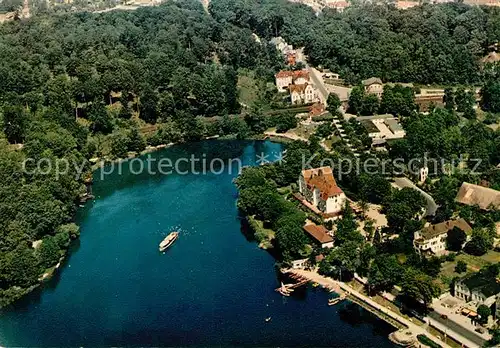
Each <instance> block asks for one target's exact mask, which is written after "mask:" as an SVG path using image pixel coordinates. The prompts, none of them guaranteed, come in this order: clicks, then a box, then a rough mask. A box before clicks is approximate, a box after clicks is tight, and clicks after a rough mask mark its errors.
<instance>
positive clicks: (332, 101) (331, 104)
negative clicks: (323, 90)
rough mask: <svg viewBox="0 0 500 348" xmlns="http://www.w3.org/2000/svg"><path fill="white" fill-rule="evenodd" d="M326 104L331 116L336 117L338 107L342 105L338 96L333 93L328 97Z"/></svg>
mask: <svg viewBox="0 0 500 348" xmlns="http://www.w3.org/2000/svg"><path fill="white" fill-rule="evenodd" d="M326 104H327V105H328V106H327V107H326V109H327V110H328V112H330V113H331V114H332V115H336V114H337V113H338V110H339V108H340V106H341V105H342V103H341V101H340V98H339V96H338V95H337V94H336V93H333V92H332V93H330V94H329V95H328V99H327V101H326Z"/></svg>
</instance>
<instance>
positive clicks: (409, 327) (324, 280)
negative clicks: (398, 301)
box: [283, 269, 451, 348]
mask: <svg viewBox="0 0 500 348" xmlns="http://www.w3.org/2000/svg"><path fill="white" fill-rule="evenodd" d="M283 273H286V274H295V275H296V276H301V277H303V278H306V279H308V280H309V281H312V282H316V283H318V284H320V285H321V286H323V287H324V288H326V289H329V290H330V291H332V292H333V291H334V292H336V293H338V294H339V295H340V296H342V295H344V296H349V300H351V301H353V302H355V303H357V304H359V305H361V306H362V307H363V308H365V309H368V310H370V311H371V312H373V313H374V314H375V315H377V316H378V317H379V318H381V319H383V320H385V321H386V322H388V323H389V324H391V325H393V326H394V327H396V328H399V329H402V330H403V331H405V332H411V333H412V334H413V335H414V337H416V336H418V335H426V336H428V337H430V338H431V340H432V341H434V342H436V343H438V344H439V345H441V347H443V348H451V347H450V346H449V345H448V344H447V343H445V342H443V340H442V339H441V338H439V337H436V336H434V335H431V334H430V333H429V332H428V331H427V330H426V326H418V325H416V324H415V323H413V322H411V321H410V320H408V319H407V318H405V317H403V316H401V315H399V314H398V313H396V312H394V311H392V310H391V309H390V308H386V307H384V306H382V305H380V304H378V303H376V302H375V301H374V300H373V299H371V298H369V297H368V296H366V295H363V294H361V293H360V292H358V291H356V290H355V289H353V288H352V287H350V286H349V285H348V284H346V283H343V282H339V281H336V280H333V279H332V278H328V277H324V276H322V275H320V274H318V273H317V272H314V271H307V270H298V269H290V270H283Z"/></svg>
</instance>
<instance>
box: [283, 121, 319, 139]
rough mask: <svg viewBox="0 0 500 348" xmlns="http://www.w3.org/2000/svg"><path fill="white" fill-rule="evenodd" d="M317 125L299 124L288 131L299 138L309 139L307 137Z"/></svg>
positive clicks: (314, 130)
mask: <svg viewBox="0 0 500 348" xmlns="http://www.w3.org/2000/svg"><path fill="white" fill-rule="evenodd" d="M316 128H318V126H317V125H303V124H299V125H298V126H297V128H294V129H291V130H290V133H294V134H296V135H298V136H299V137H301V138H304V139H309V137H310V136H311V135H312V134H314V132H316Z"/></svg>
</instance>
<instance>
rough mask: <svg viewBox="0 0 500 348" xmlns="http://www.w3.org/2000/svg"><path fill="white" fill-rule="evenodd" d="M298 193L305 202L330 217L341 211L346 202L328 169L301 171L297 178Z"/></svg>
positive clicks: (330, 170) (330, 169)
mask: <svg viewBox="0 0 500 348" xmlns="http://www.w3.org/2000/svg"><path fill="white" fill-rule="evenodd" d="M299 191H300V193H301V194H302V195H303V196H304V198H305V200H306V201H307V202H309V203H310V204H312V205H313V206H314V207H316V208H317V209H318V210H319V211H320V212H322V213H323V214H325V215H330V216H331V217H333V216H335V215H338V214H339V213H340V212H341V211H342V209H343V208H344V206H345V202H346V200H347V197H346V195H345V194H344V192H343V191H342V189H341V188H340V187H338V186H337V182H336V181H335V178H334V177H333V172H332V168H330V167H321V168H314V169H306V170H303V171H302V173H301V174H300V177H299Z"/></svg>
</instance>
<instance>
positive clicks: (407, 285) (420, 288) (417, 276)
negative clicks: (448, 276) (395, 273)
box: [401, 268, 440, 306]
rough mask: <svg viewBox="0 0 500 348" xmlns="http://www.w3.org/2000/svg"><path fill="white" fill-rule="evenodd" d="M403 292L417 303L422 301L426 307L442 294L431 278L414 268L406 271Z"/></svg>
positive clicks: (402, 285) (402, 286)
mask: <svg viewBox="0 0 500 348" xmlns="http://www.w3.org/2000/svg"><path fill="white" fill-rule="evenodd" d="M401 290H402V293H403V294H404V295H405V296H407V297H409V298H411V299H413V300H415V301H422V302H423V303H424V305H425V306H428V304H429V303H430V302H431V301H432V299H433V298H434V297H436V296H438V295H439V293H440V290H439V287H438V286H437V285H436V284H435V283H434V281H433V279H432V278H431V277H430V276H428V275H426V274H424V273H422V272H421V271H418V270H416V269H414V268H408V269H407V270H406V272H405V274H404V276H403V281H402V284H401Z"/></svg>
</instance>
